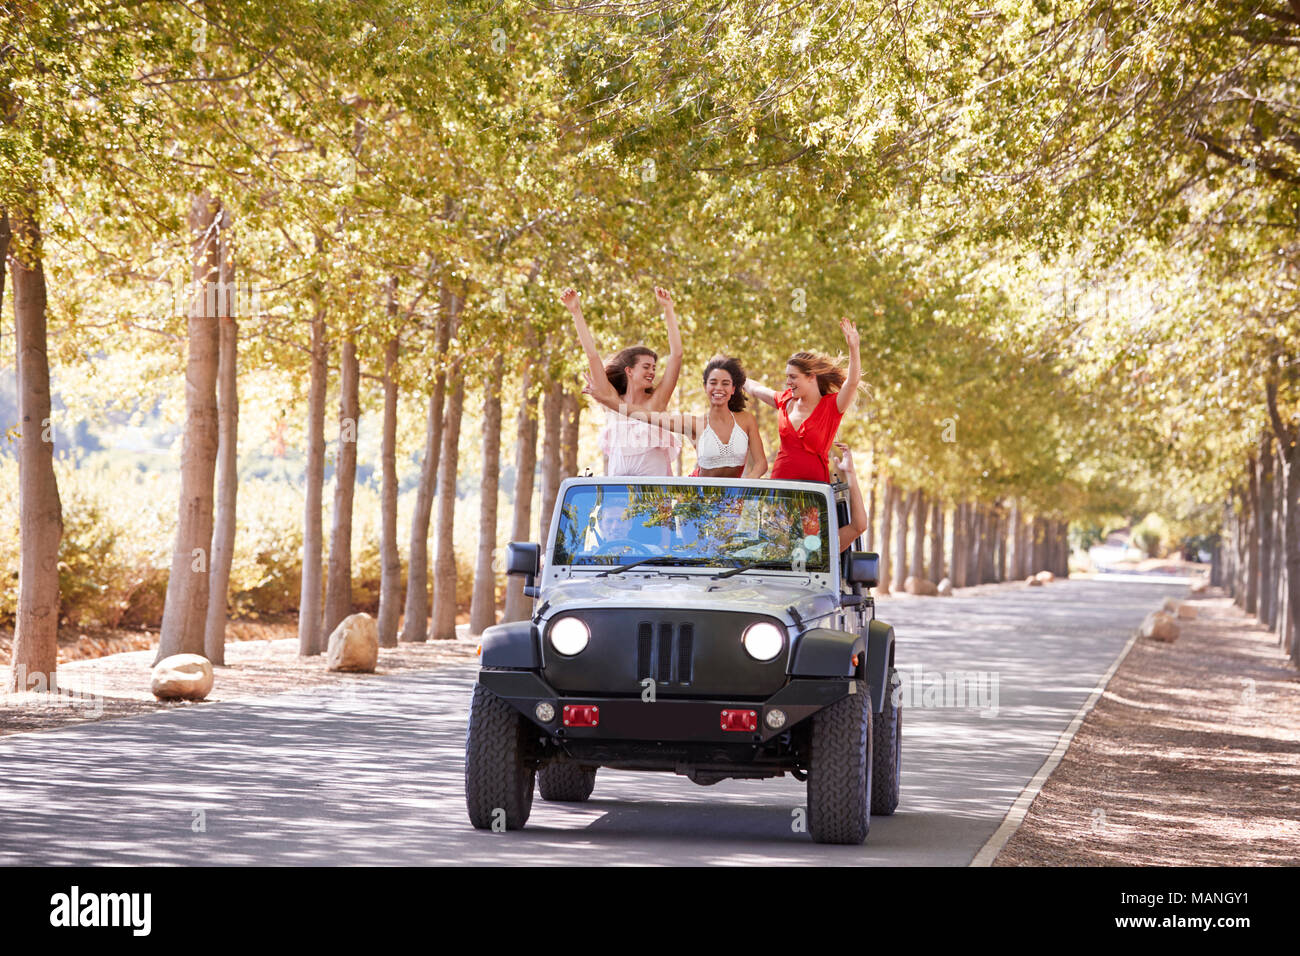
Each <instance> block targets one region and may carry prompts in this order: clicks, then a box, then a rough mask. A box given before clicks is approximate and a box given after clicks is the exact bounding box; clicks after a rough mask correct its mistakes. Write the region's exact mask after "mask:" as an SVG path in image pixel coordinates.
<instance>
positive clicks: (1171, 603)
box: [1160, 597, 1183, 614]
mask: <svg viewBox="0 0 1300 956" xmlns="http://www.w3.org/2000/svg"><path fill="white" fill-rule="evenodd" d="M1182 603H1183V602H1182V601H1180V600H1178V599H1177V598H1172V597H1167V598H1165V600H1164V603H1163V604H1161V605H1160V610H1162V611H1164V612H1165V613H1166V614H1177V613H1178V608H1179V607H1180V606H1181V605H1182Z"/></svg>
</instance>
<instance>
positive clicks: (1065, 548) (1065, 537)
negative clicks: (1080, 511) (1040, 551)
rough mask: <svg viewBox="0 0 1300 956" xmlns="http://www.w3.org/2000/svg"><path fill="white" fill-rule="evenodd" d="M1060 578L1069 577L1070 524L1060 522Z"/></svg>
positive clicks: (1064, 521) (1063, 521)
mask: <svg viewBox="0 0 1300 956" xmlns="http://www.w3.org/2000/svg"><path fill="white" fill-rule="evenodd" d="M1061 577H1063V578H1066V579H1068V578H1069V577H1070V522H1069V521H1067V520H1064V519H1062V521H1061Z"/></svg>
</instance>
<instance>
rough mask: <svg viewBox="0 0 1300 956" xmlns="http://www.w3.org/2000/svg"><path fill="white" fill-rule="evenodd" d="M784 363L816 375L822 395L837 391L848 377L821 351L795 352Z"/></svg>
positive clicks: (805, 372)
mask: <svg viewBox="0 0 1300 956" xmlns="http://www.w3.org/2000/svg"><path fill="white" fill-rule="evenodd" d="M785 364H786V365H793V366H794V367H795V368H797V369H798V370H799V371H801V372H803V374H805V375H815V376H816V377H817V388H818V390H819V391H820V392H821V393H822V394H823V395H829V394H830V393H831V392H833V391H835V392H837V391H839V388H840V386H841V385H843V384H844V380H845V379H846V378H848V375H847V374H846V373H845V371H844V369H842V368H840V367H839V366H838V365H836V364H835V360H834V359H833V358H831V357H830V356H829V355H824V354H823V353H821V352H795V353H794V355H791V356H790V360H789V361H788V362H786V363H785Z"/></svg>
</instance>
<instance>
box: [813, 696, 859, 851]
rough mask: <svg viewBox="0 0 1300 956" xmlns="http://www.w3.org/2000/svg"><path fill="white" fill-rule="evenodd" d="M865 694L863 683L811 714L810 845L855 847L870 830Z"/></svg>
mask: <svg viewBox="0 0 1300 956" xmlns="http://www.w3.org/2000/svg"><path fill="white" fill-rule="evenodd" d="M871 744H872V735H871V694H870V692H869V691H868V688H867V685H866V683H865V682H859V683H858V685H857V693H855V694H850V695H849V696H848V697H845V698H844V699H843V700H840V701H837V702H836V703H834V704H832V705H831V706H829V707H827V708H825V709H824V710H820V711H818V712H817V713H816V714H814V715H813V719H812V728H811V731H810V734H809V748H808V758H809V759H808V763H809V766H808V833H809V835H810V836H811V837H812V838H813V841H814V842H816V843H851V844H860V843H862V842H863V841H864V840H866V838H867V831H868V830H870V828H871V750H872V746H871Z"/></svg>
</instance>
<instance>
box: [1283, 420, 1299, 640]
mask: <svg viewBox="0 0 1300 956" xmlns="http://www.w3.org/2000/svg"><path fill="white" fill-rule="evenodd" d="M1285 454H1286V466H1285V469H1284V472H1285V474H1284V481H1285V483H1286V512H1287V514H1286V532H1285V534H1286V540H1287V541H1288V542H1289V543H1290V547H1288V548H1287V552H1286V577H1287V593H1286V604H1287V618H1286V626H1287V628H1288V631H1289V634H1283V647H1287V646H1288V645H1287V642H1288V641H1289V650H1290V653H1291V660H1292V661H1293V662H1295V663H1296V664H1297V665H1300V547H1297V546H1296V542H1300V441H1297V440H1296V436H1294V435H1292V436H1291V441H1290V442H1289V446H1288V447H1287V448H1286V451H1285Z"/></svg>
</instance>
